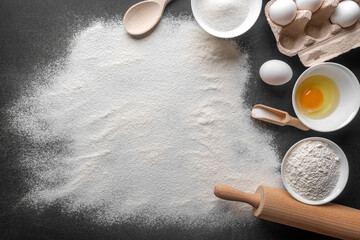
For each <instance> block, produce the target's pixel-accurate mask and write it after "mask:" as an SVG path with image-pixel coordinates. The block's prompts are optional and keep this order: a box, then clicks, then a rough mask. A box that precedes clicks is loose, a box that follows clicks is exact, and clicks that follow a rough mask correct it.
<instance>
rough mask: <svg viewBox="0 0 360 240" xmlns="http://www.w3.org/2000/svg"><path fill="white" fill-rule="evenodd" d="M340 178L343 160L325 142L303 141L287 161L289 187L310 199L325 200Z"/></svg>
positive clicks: (286, 173) (285, 167) (286, 177)
mask: <svg viewBox="0 0 360 240" xmlns="http://www.w3.org/2000/svg"><path fill="white" fill-rule="evenodd" d="M339 176H340V159H339V156H338V155H337V154H336V152H335V151H334V149H332V148H331V147H330V146H329V145H328V144H327V143H325V142H322V141H304V142H302V143H300V144H299V145H298V146H296V147H295V148H294V149H293V150H292V151H291V153H290V155H289V156H288V158H287V159H286V160H285V163H284V177H285V180H286V183H287V184H288V185H289V187H290V188H291V189H292V190H293V191H294V192H296V193H297V194H299V195H300V196H302V197H304V198H306V199H309V200H314V201H318V200H322V199H324V198H326V197H327V196H329V194H330V193H331V192H332V191H333V190H334V188H335V186H336V184H337V182H338V180H339Z"/></svg>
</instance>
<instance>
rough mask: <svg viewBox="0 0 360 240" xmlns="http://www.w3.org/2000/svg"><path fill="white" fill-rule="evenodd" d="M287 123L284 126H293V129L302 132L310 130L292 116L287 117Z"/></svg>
mask: <svg viewBox="0 0 360 240" xmlns="http://www.w3.org/2000/svg"><path fill="white" fill-rule="evenodd" d="M289 117H290V118H289V121H288V122H287V123H286V125H290V126H293V127H296V128H298V129H300V130H303V131H308V130H310V128H308V127H307V126H305V125H304V124H303V123H302V122H301V121H300V120H299V119H298V118H294V117H292V116H290V115H289Z"/></svg>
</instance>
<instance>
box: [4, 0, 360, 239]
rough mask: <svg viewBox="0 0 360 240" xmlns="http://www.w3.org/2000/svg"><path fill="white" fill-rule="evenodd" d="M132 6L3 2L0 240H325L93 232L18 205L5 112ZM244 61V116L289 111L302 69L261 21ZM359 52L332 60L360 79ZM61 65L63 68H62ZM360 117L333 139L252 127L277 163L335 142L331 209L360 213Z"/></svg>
mask: <svg viewBox="0 0 360 240" xmlns="http://www.w3.org/2000/svg"><path fill="white" fill-rule="evenodd" d="M136 2H137V1H136V0H131V1H125V0H61V1H60V0H59V1H56V0H31V1H29V0H1V1H0V116H1V117H0V239H134V238H140V239H151V238H154V239H228V238H231V239H289V238H303V239H315V238H316V239H328V238H327V237H324V236H320V235H316V234H313V233H309V232H305V231H302V230H298V229H294V228H290V227H286V226H282V225H278V224H274V223H270V222H266V221H260V220H259V221H258V224H255V225H251V226H248V227H246V228H243V229H242V228H231V227H224V228H222V229H208V228H192V229H183V228H181V227H179V226H178V225H176V224H174V225H166V224H164V223H162V222H159V224H158V226H154V227H152V228H143V227H140V226H139V225H138V224H137V219H133V221H132V222H131V223H126V224H113V225H112V226H107V227H104V226H99V225H97V224H95V223H94V222H93V221H92V219H91V218H90V217H89V216H90V215H91V213H87V212H83V213H81V214H78V215H74V214H72V215H68V214H67V213H64V212H63V211H62V210H61V208H60V207H59V206H56V205H54V206H52V207H51V208H49V209H47V210H45V211H42V212H39V211H36V210H34V209H27V208H26V207H23V206H19V205H17V202H18V200H19V199H21V197H22V196H23V195H24V194H25V193H26V192H27V191H28V189H27V187H26V184H25V183H24V181H25V180H24V179H26V176H24V174H25V173H24V172H23V171H22V170H21V168H20V166H19V165H18V163H17V158H18V155H19V153H20V152H22V151H30V150H29V149H32V146H31V143H30V142H26V141H24V140H23V139H20V138H18V137H17V136H15V135H13V134H11V133H10V132H9V122H8V119H7V118H6V115H5V112H4V110H5V109H6V108H7V107H8V106H9V105H11V103H12V102H13V101H14V100H15V99H17V98H18V97H19V96H21V92H22V91H25V90H26V88H28V87H29V86H30V85H31V81H34V79H36V78H34V77H33V76H34V74H36V71H37V69H39V68H42V67H44V66H47V65H49V64H54V63H59V62H60V63H61V60H62V59H64V58H65V57H66V55H67V54H68V52H67V51H68V45H69V43H70V40H71V38H72V36H73V35H74V34H75V33H76V31H78V30H80V29H83V28H85V27H86V26H88V25H89V24H90V23H91V22H93V21H94V20H96V19H103V20H110V19H118V18H120V17H121V16H123V14H124V13H125V11H126V9H127V8H129V7H130V6H131V5H133V4H134V3H136ZM166 13H171V14H173V15H191V9H190V0H173V2H171V3H170V4H169V5H168V8H167V10H166ZM236 40H237V41H238V42H239V44H240V45H241V46H243V47H244V48H246V49H247V50H248V52H249V54H250V59H251V65H252V72H253V75H252V78H251V79H250V81H249V82H248V84H247V92H246V94H245V99H246V100H245V104H246V105H247V106H248V107H249V108H250V107H251V106H252V105H254V104H256V103H264V104H267V105H270V106H274V107H277V108H279V109H283V110H286V111H289V112H290V113H291V114H294V112H293V110H292V106H291V101H290V99H291V89H292V86H293V85H294V82H295V79H296V78H297V77H298V76H299V75H300V73H301V72H302V71H303V70H305V68H304V67H303V66H302V64H301V63H300V61H299V59H298V57H292V58H290V57H287V56H284V55H282V54H280V53H279V51H278V50H277V48H276V45H275V39H274V37H273V35H272V32H271V30H270V27H269V26H268V24H267V22H266V20H265V16H264V13H263V12H262V13H261V16H260V18H259V20H258V21H257V23H256V25H255V26H254V27H253V28H252V29H251V30H250V31H249V32H247V33H246V34H245V35H244V36H241V37H239V38H237V39H236ZM359 53H360V49H356V50H353V51H351V52H349V53H346V54H344V55H342V56H340V57H338V58H336V59H334V60H332V61H333V62H337V63H340V64H343V65H345V66H347V67H348V68H350V69H351V70H352V71H353V72H354V73H355V75H356V76H357V77H358V78H360V68H359V60H360V55H359ZM273 58H276V59H280V60H284V61H286V62H288V63H289V64H290V66H291V67H292V68H293V71H294V77H293V80H292V81H291V82H289V83H287V84H286V85H284V86H280V87H272V86H269V85H266V84H264V83H263V82H262V81H261V80H260V79H259V76H258V69H259V67H260V66H261V64H262V63H263V62H265V61H267V60H269V59H273ZM60 65H61V64H60ZM359 120H360V115H359V114H358V115H357V117H356V118H355V119H354V120H353V122H352V123H350V124H349V125H348V126H347V127H346V128H344V129H342V130H340V131H337V132H334V133H317V132H314V131H309V132H301V131H299V130H297V129H294V128H291V127H277V126H273V125H270V124H264V123H260V122H259V123H257V125H258V127H259V128H266V129H270V131H272V132H273V133H274V134H276V140H275V142H274V145H275V146H276V147H277V149H278V151H279V154H280V155H281V156H282V155H284V154H285V152H286V151H287V149H288V148H289V147H290V146H291V145H292V144H294V143H295V142H296V141H298V140H300V139H303V138H305V137H310V136H322V137H326V138H329V139H331V140H333V141H334V142H336V143H337V144H338V145H340V147H341V148H342V149H343V150H344V152H345V153H346V155H347V156H348V160H349V165H350V178H349V182H348V185H347V187H346V189H345V190H344V192H343V193H342V194H341V196H340V197H339V198H338V199H337V200H336V201H335V202H337V203H340V204H344V205H348V206H351V207H355V208H360V191H359V187H358V185H359V184H360V161H359V158H360V124H359ZM44 149H46V150H48V151H59V152H61V151H62V148H61V141H59V142H54V143H51V144H49V146H44Z"/></svg>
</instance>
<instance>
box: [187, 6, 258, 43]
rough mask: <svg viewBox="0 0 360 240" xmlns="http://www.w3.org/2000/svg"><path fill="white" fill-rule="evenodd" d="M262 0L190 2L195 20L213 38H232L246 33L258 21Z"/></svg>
mask: <svg viewBox="0 0 360 240" xmlns="http://www.w3.org/2000/svg"><path fill="white" fill-rule="evenodd" d="M261 7H262V0H191V9H192V12H193V14H194V17H195V20H196V21H197V23H198V24H199V25H200V27H201V28H202V29H204V30H205V31H206V32H208V33H210V34H211V35H213V36H215V37H220V38H233V37H237V36H240V35H241V34H243V33H245V32H247V31H248V30H249V29H250V28H251V27H252V26H253V25H254V24H255V22H256V20H257V19H258V17H259V15H260V12H261Z"/></svg>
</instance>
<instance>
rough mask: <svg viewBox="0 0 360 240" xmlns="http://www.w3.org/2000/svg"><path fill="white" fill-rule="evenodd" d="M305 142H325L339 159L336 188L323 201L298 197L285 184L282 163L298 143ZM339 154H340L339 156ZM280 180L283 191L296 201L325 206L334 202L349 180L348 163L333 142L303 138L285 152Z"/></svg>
mask: <svg viewBox="0 0 360 240" xmlns="http://www.w3.org/2000/svg"><path fill="white" fill-rule="evenodd" d="M305 141H322V142H325V143H327V144H329V145H330V147H331V148H333V149H334V150H335V152H336V153H337V154H338V155H339V157H340V175H339V179H338V181H337V183H336V186H335V187H334V189H333V191H332V192H331V193H330V194H329V195H328V196H327V197H325V198H324V199H322V200H317V201H314V200H309V199H306V198H304V197H302V196H300V195H299V194H297V193H296V192H295V191H294V190H292V189H291V188H290V186H289V185H288V184H287V182H286V179H285V176H284V163H285V161H286V159H287V158H288V156H289V154H290V153H291V152H292V150H293V149H294V148H295V147H296V146H298V145H299V144H300V143H302V142H305ZM339 153H340V154H339ZM341 176H343V177H344V178H345V181H343V182H342V184H341V185H340V186H337V185H338V184H339V181H340V177H341ZM281 180H282V182H283V185H284V186H285V189H286V190H287V191H288V192H289V193H290V195H291V196H293V197H294V198H295V199H296V200H298V201H300V202H302V203H306V204H309V205H321V204H325V203H328V202H331V201H332V200H334V199H335V198H337V197H338V196H339V195H340V194H341V193H342V191H343V190H344V189H345V186H346V184H347V182H348V180H349V163H348V160H347V157H346V155H345V153H344V151H343V150H342V149H341V148H340V147H339V146H338V145H337V144H336V143H334V142H333V141H331V140H329V139H327V138H323V137H309V138H304V139H302V140H300V141H298V142H296V143H295V144H294V145H292V146H291V147H290V148H289V150H288V151H287V152H286V154H285V156H284V158H283V161H282V163H281Z"/></svg>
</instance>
